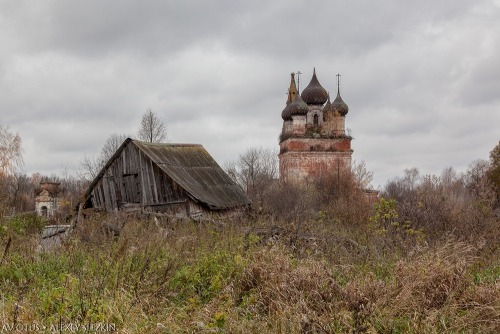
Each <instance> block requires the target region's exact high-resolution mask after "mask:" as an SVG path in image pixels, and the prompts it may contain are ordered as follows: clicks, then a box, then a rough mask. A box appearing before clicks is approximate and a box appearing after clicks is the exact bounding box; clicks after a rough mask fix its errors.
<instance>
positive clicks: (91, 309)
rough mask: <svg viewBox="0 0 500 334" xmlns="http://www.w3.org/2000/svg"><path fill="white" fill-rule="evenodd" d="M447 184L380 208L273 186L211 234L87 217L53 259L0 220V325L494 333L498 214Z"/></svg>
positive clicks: (349, 189)
mask: <svg viewBox="0 0 500 334" xmlns="http://www.w3.org/2000/svg"><path fill="white" fill-rule="evenodd" d="M450 180H452V179H448V181H447V182H444V181H442V179H441V180H437V179H436V180H434V181H433V183H432V184H429V182H424V183H422V184H420V183H418V182H417V183H414V184H413V186H412V187H411V188H405V187H403V186H402V184H401V183H400V184H399V186H401V187H400V188H397V187H396V188H394V189H392V190H391V191H393V196H392V197H391V198H389V197H388V194H389V191H387V192H386V194H385V196H387V198H384V199H380V200H379V201H378V202H377V203H376V205H374V204H373V203H371V202H370V201H369V200H367V199H366V198H365V197H364V196H363V194H362V193H361V192H358V191H357V190H356V187H355V183H354V182H353V180H349V179H343V180H340V179H339V178H335V177H334V178H329V179H328V178H327V179H325V180H323V183H322V184H321V185H320V186H321V188H318V187H317V186H318V185H317V186H314V185H311V186H307V187H304V186H302V187H294V186H290V185H288V186H282V185H273V186H272V187H270V188H268V189H267V190H266V191H265V192H263V201H262V203H263V206H262V207H260V208H258V209H257V210H256V211H255V212H253V213H252V214H251V215H249V216H248V217H243V218H239V219H234V218H233V219H229V220H219V221H211V222H194V221H186V220H177V221H174V220H172V219H169V218H168V217H161V216H158V217H156V216H152V215H151V216H149V217H141V216H128V215H125V214H123V215H122V214H120V215H115V216H105V215H100V214H97V213H90V212H89V213H88V215H87V217H86V218H85V220H83V221H82V222H80V223H79V224H78V225H77V226H76V228H75V229H74V230H73V232H72V234H71V237H70V238H68V239H65V240H64V242H62V243H61V246H60V247H59V248H58V249H57V250H54V251H51V252H39V253H37V252H35V250H36V247H37V243H38V241H39V231H40V228H41V226H42V225H41V223H40V222H39V221H37V220H36V219H37V218H35V217H28V216H26V217H15V218H3V220H2V224H1V227H2V229H1V230H0V255H1V259H2V260H1V263H0V289H1V291H2V299H1V301H0V324H3V323H6V324H7V323H8V324H12V323H13V322H15V323H29V322H33V321H37V322H39V323H42V324H45V325H50V324H54V323H58V322H64V323H98V322H102V323H112V324H115V325H116V327H117V329H118V331H120V332H124V333H164V332H167V333H212V332H221V333H497V332H499V331H500V260H499V258H500V256H499V255H500V249H499V244H498V240H499V239H498V237H499V234H498V233H499V232H498V226H499V225H498V224H499V221H498V216H496V214H495V210H494V202H493V201H490V202H484V201H482V200H480V199H478V197H474V196H471V195H470V193H467V191H466V190H464V189H463V188H461V185H460V183H459V182H454V181H453V182H451V181H450ZM339 181H341V182H339ZM401 182H402V181H401ZM443 182H444V183H443ZM396 185H398V184H396ZM450 185H452V186H450ZM462 186H463V187H466V185H465V184H464V185H462ZM318 189H320V190H318ZM396 190H397V191H399V192H396ZM266 196H268V197H267V199H266ZM420 202H421V203H422V204H419V203H420ZM438 203H441V205H442V206H443V208H444V209H443V210H444V212H440V211H439V206H438ZM488 205H489V207H488ZM419 210H421V212H420V211H419ZM433 216H435V218H436V220H435V221H434V222H433V221H432V217H433ZM117 232H119V233H117Z"/></svg>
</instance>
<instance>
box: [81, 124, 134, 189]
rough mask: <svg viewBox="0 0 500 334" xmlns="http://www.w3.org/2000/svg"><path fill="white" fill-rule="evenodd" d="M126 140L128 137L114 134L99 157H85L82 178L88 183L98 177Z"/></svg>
mask: <svg viewBox="0 0 500 334" xmlns="http://www.w3.org/2000/svg"><path fill="white" fill-rule="evenodd" d="M125 139H127V136H126V135H119V134H116V133H114V134H112V135H111V136H110V137H109V138H108V139H106V142H105V143H104V146H103V147H102V149H101V153H100V154H99V156H97V157H89V156H84V157H83V159H82V160H81V161H80V167H81V171H80V173H79V176H80V178H82V179H84V180H87V181H91V180H93V179H94V178H95V177H96V176H97V174H99V172H100V171H101V169H102V168H103V167H104V165H105V164H106V163H107V162H108V160H109V159H110V158H111V157H112V156H113V154H114V153H115V152H116V151H117V150H118V148H119V147H120V146H121V144H123V142H124V141H125Z"/></svg>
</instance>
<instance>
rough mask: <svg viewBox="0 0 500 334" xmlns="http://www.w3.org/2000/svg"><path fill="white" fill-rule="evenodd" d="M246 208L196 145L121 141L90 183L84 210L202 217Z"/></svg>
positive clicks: (236, 190) (242, 198) (227, 179)
mask: <svg viewBox="0 0 500 334" xmlns="http://www.w3.org/2000/svg"><path fill="white" fill-rule="evenodd" d="M249 205H250V200H249V199H248V198H247V197H246V196H245V194H244V193H243V191H242V190H241V188H240V187H239V186H238V185H237V184H236V183H234V182H233V180H231V178H230V177H229V176H228V175H227V174H226V173H225V172H224V171H223V170H222V168H221V167H220V166H219V165H218V164H217V162H215V160H214V159H213V158H212V157H211V156H210V154H209V153H208V152H207V151H206V150H205V148H204V147H203V146H201V145H197V144H159V143H146V142H142V141H138V140H135V139H130V138H128V139H126V140H125V142H124V143H123V144H122V145H121V146H120V148H118V150H117V151H116V152H115V154H114V155H113V156H112V157H111V158H110V160H109V161H108V162H107V163H106V165H105V166H104V167H103V169H102V170H101V171H100V173H99V174H98V175H97V177H96V178H95V179H94V180H93V182H92V183H91V184H90V186H89V188H88V190H87V192H86V194H85V205H84V208H94V209H97V210H99V211H107V212H118V211H142V212H157V213H164V214H166V215H171V216H175V217H190V218H192V219H196V220H197V219H204V218H207V217H209V216H213V214H218V215H231V214H233V213H235V212H239V211H241V210H242V209H244V208H246V207H248V206H249Z"/></svg>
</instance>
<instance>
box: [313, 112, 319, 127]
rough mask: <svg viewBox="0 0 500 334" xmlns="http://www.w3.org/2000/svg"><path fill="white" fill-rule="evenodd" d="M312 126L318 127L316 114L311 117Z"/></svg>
mask: <svg viewBox="0 0 500 334" xmlns="http://www.w3.org/2000/svg"><path fill="white" fill-rule="evenodd" d="M313 125H314V126H318V125H319V117H318V114H314V116H313Z"/></svg>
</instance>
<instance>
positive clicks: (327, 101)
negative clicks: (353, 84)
mask: <svg viewBox="0 0 500 334" xmlns="http://www.w3.org/2000/svg"><path fill="white" fill-rule="evenodd" d="M331 109H332V103H331V102H330V93H328V98H327V100H326V104H325V106H324V107H323V113H324V112H327V111H331Z"/></svg>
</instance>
